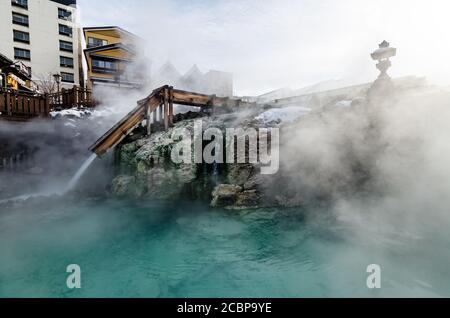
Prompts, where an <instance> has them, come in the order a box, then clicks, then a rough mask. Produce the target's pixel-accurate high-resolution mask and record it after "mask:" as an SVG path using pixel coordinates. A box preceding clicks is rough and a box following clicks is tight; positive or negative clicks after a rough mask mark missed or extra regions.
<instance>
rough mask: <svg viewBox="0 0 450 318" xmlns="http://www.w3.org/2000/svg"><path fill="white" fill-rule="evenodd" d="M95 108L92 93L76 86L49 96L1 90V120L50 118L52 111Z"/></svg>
mask: <svg viewBox="0 0 450 318" xmlns="http://www.w3.org/2000/svg"><path fill="white" fill-rule="evenodd" d="M94 106H95V103H94V101H93V99H92V93H91V91H90V90H88V89H84V88H80V87H76V86H75V87H73V88H71V89H62V90H61V92H59V93H54V94H49V95H41V94H30V93H28V92H22V91H14V90H0V118H4V119H10V120H27V119H30V118H33V117H48V116H49V114H50V111H51V110H61V109H67V108H73V107H94Z"/></svg>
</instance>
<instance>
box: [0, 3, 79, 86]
mask: <svg viewBox="0 0 450 318" xmlns="http://www.w3.org/2000/svg"><path fill="white" fill-rule="evenodd" d="M80 52H81V44H80V28H79V27H78V23H77V8H76V0H0V53H2V54H3V55H5V56H6V57H8V58H10V59H12V60H17V61H21V62H23V63H24V64H25V65H26V66H27V67H28V68H29V70H30V72H31V77H32V79H33V80H34V81H36V83H37V84H38V85H39V83H42V81H43V80H46V81H48V80H49V79H50V78H52V75H53V74H57V73H59V74H61V76H62V78H61V87H67V88H69V87H72V86H73V85H80V68H81V62H80V61H81V53H80Z"/></svg>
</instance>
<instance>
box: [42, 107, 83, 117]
mask: <svg viewBox="0 0 450 318" xmlns="http://www.w3.org/2000/svg"><path fill="white" fill-rule="evenodd" d="M89 115H91V111H90V110H89V109H83V108H76V107H75V108H70V109H63V110H59V111H52V112H50V116H52V117H53V118H56V117H76V118H82V117H85V116H89Z"/></svg>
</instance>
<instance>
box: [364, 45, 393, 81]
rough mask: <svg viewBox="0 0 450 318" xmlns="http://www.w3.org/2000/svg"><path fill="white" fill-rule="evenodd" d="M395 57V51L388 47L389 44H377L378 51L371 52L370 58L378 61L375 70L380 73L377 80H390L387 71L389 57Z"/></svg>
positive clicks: (389, 64)
mask: <svg viewBox="0 0 450 318" xmlns="http://www.w3.org/2000/svg"><path fill="white" fill-rule="evenodd" d="M396 55H397V49H396V48H393V47H390V45H389V42H387V41H383V42H381V43H380V44H379V48H378V50H376V51H375V52H373V53H372V54H371V55H370V56H371V57H372V59H373V60H375V61H378V64H377V69H378V70H379V71H380V72H381V73H380V75H379V76H378V79H390V77H389V75H388V74H387V70H388V69H389V68H390V67H391V65H392V64H391V61H390V60H389V59H390V58H391V57H394V56H396Z"/></svg>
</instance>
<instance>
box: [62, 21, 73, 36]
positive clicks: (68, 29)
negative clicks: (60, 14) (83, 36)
mask: <svg viewBox="0 0 450 318" xmlns="http://www.w3.org/2000/svg"><path fill="white" fill-rule="evenodd" d="M59 34H61V35H67V36H70V37H72V28H71V27H70V26H67V25H64V24H60V25H59Z"/></svg>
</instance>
